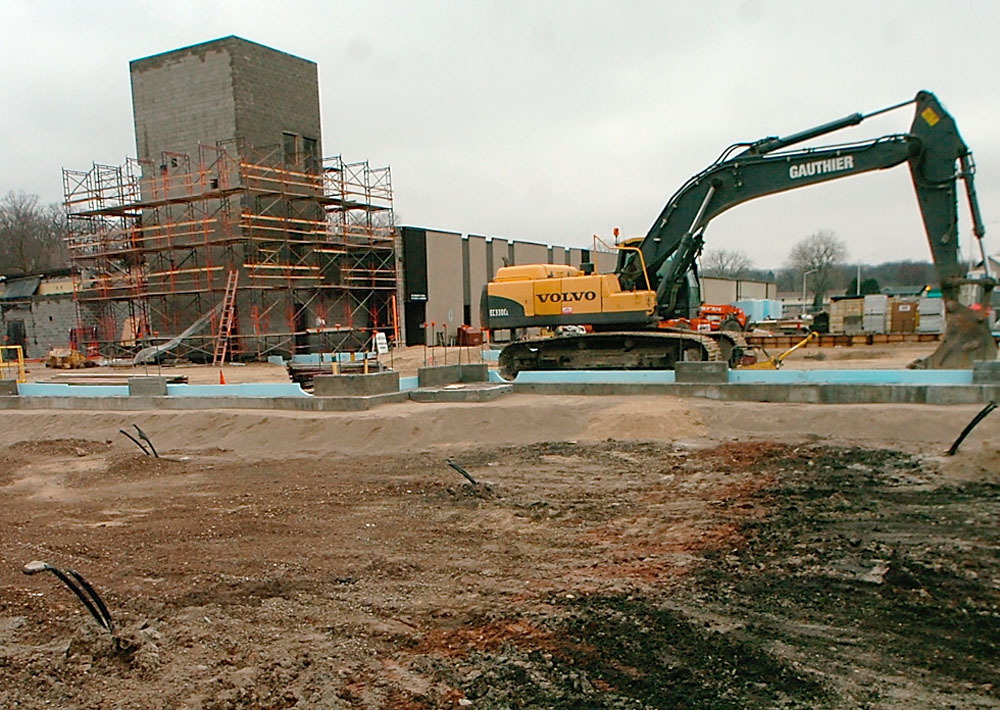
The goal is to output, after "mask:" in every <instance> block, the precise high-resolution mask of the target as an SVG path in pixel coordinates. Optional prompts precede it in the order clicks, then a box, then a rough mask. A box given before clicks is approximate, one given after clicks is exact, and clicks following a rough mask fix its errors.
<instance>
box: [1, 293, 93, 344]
mask: <svg viewBox="0 0 1000 710" xmlns="http://www.w3.org/2000/svg"><path fill="white" fill-rule="evenodd" d="M9 320H22V321H24V330H25V352H24V356H25V357H28V358H41V357H45V356H46V355H48V353H49V350H51V349H52V348H65V347H69V331H70V328H72V327H73V326H74V325H75V324H76V307H75V306H74V304H73V297H72V296H50V297H45V296H35V297H33V298H32V299H31V303H30V304H29V303H24V304H18V305H17V306H13V307H10V306H8V307H5V308H4V310H3V334H4V335H5V334H6V333H7V321H9ZM5 344H8V343H5Z"/></svg>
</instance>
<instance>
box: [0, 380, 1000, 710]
mask: <svg viewBox="0 0 1000 710" xmlns="http://www.w3.org/2000/svg"><path fill="white" fill-rule="evenodd" d="M237 369H240V368H233V370H237ZM978 409H979V407H966V406H957V407H931V406H912V405H903V406H888V405H884V406H826V407H824V406H818V405H781V404H766V405H763V404H755V403H716V402H709V401H704V400H691V399H679V398H673V397H651V396H648V397H624V398H613V397H571V396H538V395H534V396H532V395H514V396H510V397H507V398H504V399H501V400H498V401H496V402H493V403H490V404H438V405H426V404H419V403H415V402H409V403H405V404H399V405H387V406H384V407H381V408H377V409H374V410H371V411H367V412H362V413H322V414H304V413H279V412H259V411H253V412H251V411H238V410H227V411H201V412H198V411H162V412H86V413H83V412H72V411H59V412H55V411H38V410H32V411H21V412H2V413H0V427H2V428H0V431H2V432H3V439H2V448H0V707H4V708H47V707H62V708H164V709H166V708H208V709H222V708H293V707H294V708H452V707H466V706H468V707H475V708H516V707H537V708H663V707H676V708H775V707H786V708H792V707H795V708H814V707H821V708H822V707H827V708H858V707H873V708H912V707H922V708H995V707H1000V689H998V687H997V686H996V678H997V672H998V669H1000V555H998V543H997V530H998V529H1000V505H998V496H997V493H998V490H1000V416H996V415H994V416H995V417H996V418H992V417H988V418H987V419H986V420H985V421H984V422H983V423H982V424H980V426H979V427H978V428H977V429H976V430H975V431H974V432H973V433H972V434H971V435H970V437H969V438H968V439H967V440H966V442H965V443H964V444H963V446H962V448H961V450H960V451H959V453H958V455H957V456H955V457H951V458H949V457H944V456H942V455H941V453H942V451H944V450H945V449H946V448H947V446H948V445H949V444H950V443H951V441H952V440H953V439H954V437H955V436H956V435H957V433H958V432H959V431H960V430H961V429H962V427H963V426H964V425H965V424H966V422H968V421H969V420H970V419H971V418H972V416H973V415H974V414H975V413H976V412H977V411H978ZM133 424H138V425H139V426H140V427H142V429H143V430H144V431H145V432H147V433H148V434H149V436H150V438H151V439H152V440H153V442H154V444H155V446H156V448H157V449H158V451H159V453H160V454H161V458H159V459H154V458H151V457H147V456H144V455H143V454H142V453H141V452H140V451H139V450H138V448H137V447H135V446H134V445H133V444H132V443H131V442H129V441H128V440H127V439H126V438H125V437H124V436H123V435H121V434H120V433H119V429H128V428H131V426H132V425H133ZM132 431H134V429H133V430H132ZM448 459H451V460H452V461H453V462H454V463H456V464H458V465H459V466H460V467H462V468H463V469H464V470H466V471H467V473H468V474H469V475H471V476H472V477H473V478H474V479H475V480H476V482H477V483H476V484H475V485H473V484H471V483H469V482H468V481H467V480H466V479H465V478H464V477H463V476H462V475H460V474H459V472H458V471H456V470H454V469H453V468H451V467H449V465H448ZM31 560H43V561H46V562H49V563H51V564H54V565H58V566H60V567H64V568H66V567H69V568H73V569H75V570H78V571H79V572H80V573H81V574H82V575H83V576H84V577H85V578H86V579H87V580H88V581H89V582H91V583H92V584H93V586H94V587H95V588H96V589H97V590H98V591H99V592H100V593H101V594H102V596H103V598H104V600H105V601H106V602H107V606H108V608H109V609H110V612H111V614H112V616H113V618H114V621H115V624H116V627H115V639H116V640H112V637H111V635H110V634H108V633H107V632H105V631H103V630H102V629H101V628H100V627H99V626H98V625H97V624H96V623H95V622H94V621H93V620H92V619H91V618H90V616H89V615H88V613H87V612H86V610H85V609H84V608H83V606H82V605H81V604H79V603H78V602H77V600H76V599H75V598H74V597H73V596H72V594H71V593H70V591H69V590H68V589H66V588H65V587H63V586H62V585H61V584H60V583H59V581H58V580H57V579H56V578H55V577H54V576H52V575H49V574H38V575H34V576H30V577H29V576H25V575H24V574H22V572H21V568H22V566H23V565H25V564H26V563H28V562H29V561H31Z"/></svg>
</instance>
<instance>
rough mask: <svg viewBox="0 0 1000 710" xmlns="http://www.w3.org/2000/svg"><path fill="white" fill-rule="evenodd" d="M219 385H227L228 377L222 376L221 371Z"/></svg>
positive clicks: (220, 371) (220, 372)
mask: <svg viewBox="0 0 1000 710" xmlns="http://www.w3.org/2000/svg"><path fill="white" fill-rule="evenodd" d="M219 384H220V385H224V384H226V376H225V375H223V374H222V370H219Z"/></svg>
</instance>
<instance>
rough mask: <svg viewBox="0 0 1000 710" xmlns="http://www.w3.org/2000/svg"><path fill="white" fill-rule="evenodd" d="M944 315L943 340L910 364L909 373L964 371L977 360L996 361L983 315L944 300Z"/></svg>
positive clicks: (979, 311) (953, 301)
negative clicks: (945, 315)
mask: <svg viewBox="0 0 1000 710" xmlns="http://www.w3.org/2000/svg"><path fill="white" fill-rule="evenodd" d="M945 312H946V313H947V325H946V326H945V331H944V338H943V339H942V340H941V343H940V344H939V345H938V347H937V349H936V350H935V351H934V352H933V353H931V354H930V355H928V356H927V357H924V358H920V359H919V360H914V361H913V362H912V363H910V365H909V367H910V368H911V369H917V370H968V369H971V368H972V363H974V362H975V361H977V360H996V359H997V343H996V340H994V339H993V335H992V333H990V328H989V322H988V320H987V317H986V314H985V312H984V311H981V310H973V309H972V308H969V307H968V306H963V305H962V304H960V303H959V302H958V301H955V300H951V299H948V300H946V301H945Z"/></svg>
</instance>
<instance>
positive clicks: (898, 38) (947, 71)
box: [0, 0, 1000, 268]
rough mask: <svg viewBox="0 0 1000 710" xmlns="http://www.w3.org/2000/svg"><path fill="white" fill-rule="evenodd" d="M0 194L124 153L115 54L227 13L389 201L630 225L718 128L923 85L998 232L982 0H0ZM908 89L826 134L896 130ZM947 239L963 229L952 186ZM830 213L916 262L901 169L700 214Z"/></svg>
mask: <svg viewBox="0 0 1000 710" xmlns="http://www.w3.org/2000/svg"><path fill="white" fill-rule="evenodd" d="M0 9H2V10H3V16H4V25H5V29H6V32H5V33H4V35H5V39H4V42H3V43H0V62H2V66H3V67H4V69H3V71H2V72H0V96H2V97H3V110H2V111H0V157H2V160H0V164H2V166H3V168H4V169H3V171H2V173H0V193H6V192H7V191H8V190H24V191H26V192H30V193H36V194H38V195H40V196H41V198H42V199H43V200H44V201H46V202H50V201H60V200H61V198H62V184H61V172H60V170H61V168H63V167H66V168H72V169H87V168H89V166H90V165H91V163H93V162H99V163H108V164H117V163H121V162H123V161H124V158H125V156H126V155H134V154H135V138H134V131H133V127H132V114H131V96H130V89H129V75H128V61H129V60H130V59H135V58H139V57H143V56H147V55H150V54H155V53H159V52H163V51H168V50H171V49H175V48H178V47H182V46H185V45H189V44H194V43H198V42H203V41H206V40H210V39H214V38H216V37H221V36H225V35H230V34H235V35H239V36H241V37H245V38H246V39H250V40H253V41H256V42H260V43H262V44H266V45H269V46H272V47H274V48H276V49H280V50H283V51H287V52H290V53H292V54H297V55H299V56H303V57H306V58H308V59H312V60H314V61H316V62H317V63H318V64H319V76H320V99H321V104H322V113H323V143H324V152H325V153H327V154H328V155H333V154H338V153H339V154H342V155H343V156H344V157H345V159H347V160H361V159H368V160H369V161H370V162H371V163H372V165H374V166H382V165H390V166H391V167H392V178H393V187H394V189H395V204H396V210H397V215H398V218H397V221H398V222H400V223H403V224H415V225H421V226H427V227H434V228H438V229H446V230H453V231H459V232H463V233H475V234H484V235H488V236H501V237H510V238H517V239H526V240H530V241H539V242H545V243H558V244H573V245H580V246H586V245H588V244H590V242H591V235H593V234H595V233H598V234H600V235H602V236H603V237H609V236H610V233H611V229H612V227H614V226H618V227H620V228H621V231H622V233H623V234H624V235H642V234H645V233H646V231H647V230H648V228H649V226H650V224H651V223H652V221H653V220H654V219H655V217H656V216H657V214H658V213H659V211H660V209H661V208H662V207H663V205H664V203H665V202H666V200H667V199H668V198H669V197H670V196H671V195H672V194H673V192H674V191H675V190H676V189H677V188H678V187H679V186H680V185H681V184H682V183H683V182H684V181H685V180H686V179H687V178H688V177H690V176H691V175H693V174H694V173H696V172H698V171H699V170H701V169H702V168H704V167H706V166H707V165H708V164H709V163H710V162H711V161H713V160H714V159H715V158H716V156H717V155H718V154H719V153H720V152H721V151H722V149H723V148H725V147H726V146H728V145H729V144H731V143H733V142H736V141H739V140H753V139H756V138H760V137H763V136H766V135H775V134H778V135H783V134H788V133H792V132H795V131H799V130H802V129H805V128H808V127H811V126H813V125H816V124H820V123H825V122H826V121H829V120H832V119H834V118H839V117H841V116H844V115H846V114H849V113H852V112H854V111H861V112H868V111H871V110H874V109H877V108H880V107H883V106H886V105H889V104H892V103H896V102H899V101H902V100H906V99H908V98H912V96H913V95H914V94H915V93H916V91H917V90H918V89H928V90H931V91H933V92H935V93H936V94H937V95H938V97H939V98H940V99H941V100H942V101H943V102H944V104H945V105H946V106H947V107H948V109H949V111H950V112H951V113H952V114H953V115H954V116H955V118H956V121H957V122H958V126H959V129H960V130H961V132H962V135H963V137H964V139H965V141H966V143H968V145H969V146H970V147H971V148H972V150H973V151H974V154H975V157H976V162H977V165H978V168H979V172H978V175H977V178H978V182H977V187H978V189H979V199H980V205H981V207H982V211H983V217H984V220H985V222H986V224H987V248H988V250H989V251H990V252H996V251H998V249H1000V130H998V129H997V125H998V116H1000V92H998V90H997V88H996V78H995V77H996V73H997V71H998V70H1000V40H998V36H997V31H998V29H1000V2H995V1H994V0H981V1H979V2H973V1H966V2H962V1H956V0H949V1H948V2H942V1H941V0H934V1H925V0H907V1H892V0H880V1H877V2H872V1H871V0H867V1H859V0H838V2H818V1H809V0H787V1H786V0H742V1H737V0H733V1H731V2H725V1H721V0H720V1H715V2H709V1H706V2H667V1H661V2H639V1H635V2H629V1H627V0H619V1H618V2H599V1H596V0H590V1H586V0H580V1H576V2H574V1H571V0H561V1H556V0H552V1H550V2H544V1H541V0H535V1H524V2H520V1H516V0H504V1H501V0H496V1H495V2H474V1H466V2H462V1H458V0H456V1H455V2H432V1H430V0H428V1H426V2H418V1H417V0H400V1H398V2H378V1H372V2H341V1H333V0H330V1H326V2H311V1H307V0H300V1H298V2H262V1H257V2H253V1H243V2H219V1H215V2H213V1H211V0H201V1H200V2H188V1H187V0H171V1H170V2H136V1H135V0H130V2H45V1H44V0H0ZM911 120H912V110H911V109H910V108H909V107H907V108H904V109H901V110H899V111H896V112H893V113H891V114H889V115H887V116H885V117H880V118H878V119H872V120H871V121H868V122H866V123H864V124H862V125H861V126H859V127H857V128H855V129H851V130H850V131H845V132H841V133H840V134H837V135H836V136H835V139H836V142H841V141H842V140H849V139H862V138H868V137H876V136H880V135H883V134H885V133H892V132H897V131H899V132H902V131H905V130H906V129H907V128H908V126H909V124H910V121H911ZM960 212H961V213H962V218H963V221H962V243H963V245H965V246H966V248H967V249H968V245H969V244H970V243H971V241H972V240H971V232H970V225H969V220H968V219H967V218H966V212H965V210H964V204H962V205H960ZM818 229H829V230H832V231H834V232H835V233H836V234H837V236H839V237H840V238H841V239H843V240H844V242H845V243H846V244H847V245H848V249H849V252H850V258H851V259H852V260H860V261H863V262H879V261H885V260H890V259H897V258H912V259H927V258H929V251H928V248H927V245H926V241H925V238H924V236H923V229H922V226H921V222H920V218H919V213H918V211H917V208H916V201H915V198H914V196H913V191H912V188H911V185H910V178H909V173H908V171H907V170H906V168H905V166H900V167H898V168H895V169H893V170H889V171H885V172H882V173H878V174H869V175H863V176H857V177H853V178H848V179H845V180H840V181H835V182H833V183H828V184H826V185H821V186H816V187H812V188H806V189H802V190H796V191H792V192H789V193H785V194H782V195H777V196H773V197H769V198H764V199H761V200H757V201H755V202H751V203H748V204H746V205H743V206H741V207H737V208H735V209H733V210H731V211H730V212H728V213H726V214H724V215H722V216H721V217H720V218H719V219H717V220H715V221H714V222H713V223H712V224H711V225H710V227H709V229H708V231H707V232H706V241H707V247H708V248H725V249H742V250H743V251H745V252H747V253H748V254H749V255H750V256H751V258H752V259H753V260H754V262H755V264H756V265H757V266H760V267H767V268H773V267H778V266H780V265H781V264H782V263H784V261H785V257H786V255H787V253H788V251H789V250H790V248H791V247H792V245H793V244H794V243H795V242H796V241H798V240H799V239H801V238H802V237H805V236H807V235H809V234H811V233H812V232H814V231H816V230H818Z"/></svg>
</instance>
